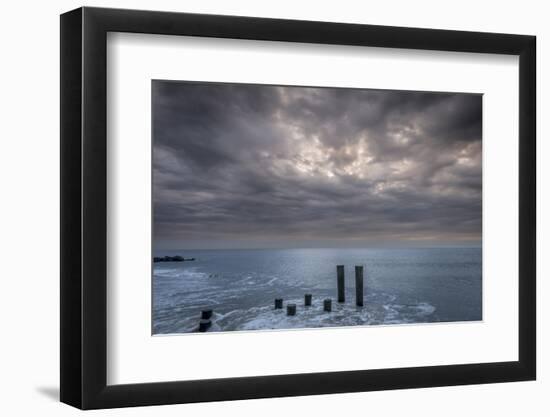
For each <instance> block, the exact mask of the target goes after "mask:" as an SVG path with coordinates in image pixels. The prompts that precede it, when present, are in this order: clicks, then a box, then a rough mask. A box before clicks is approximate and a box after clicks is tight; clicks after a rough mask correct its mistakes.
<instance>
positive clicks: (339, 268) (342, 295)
mask: <svg viewBox="0 0 550 417" xmlns="http://www.w3.org/2000/svg"><path fill="white" fill-rule="evenodd" d="M336 275H337V280H338V302H339V303H345V302H346V288H345V284H344V265H336Z"/></svg>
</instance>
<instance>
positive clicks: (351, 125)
mask: <svg viewBox="0 0 550 417" xmlns="http://www.w3.org/2000/svg"><path fill="white" fill-rule="evenodd" d="M152 107H153V220H154V224H153V234H154V242H153V244H154V247H155V249H156V250H160V249H223V248H294V247H336V248H339V247H386V246H471V245H474V246H478V245H480V243H481V213H482V211H481V210H482V177H481V160H482V158H481V156H482V96H481V95H479V94H463V93H433V92H414V91H394V90H369V89H349V88H314V87H293V86H266V85H250V84H226V83H196V82H175V81H160V80H153V81H152Z"/></svg>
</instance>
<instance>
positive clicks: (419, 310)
mask: <svg viewBox="0 0 550 417" xmlns="http://www.w3.org/2000/svg"><path fill="white" fill-rule="evenodd" d="M175 254H179V255H183V256H184V257H185V258H195V260H194V261H185V262H160V263H154V264H153V265H154V267H153V282H152V285H153V288H152V289H153V311H152V314H153V334H167V333H188V332H194V331H196V330H197V326H198V321H199V319H200V313H201V310H205V309H212V310H213V311H214V313H213V316H212V327H211V328H210V329H209V330H208V331H209V332H211V331H234V330H267V329H292V328H314V327H337V326H355V325H363V326H364V325H381V324H404V323H429V322H453V321H474V320H482V273H481V258H482V256H481V248H464V247H456V248H448V247H445V248H408V249H402V248H399V249H398V248H391V249H370V248H369V249H257V250H181V251H162V252H158V253H155V256H164V255H175ZM336 265H344V267H345V284H346V302H345V303H338V302H337V297H336V295H337V286H336ZM355 265H363V267H364V306H363V307H356V305H355V275H354V274H355V271H354V267H355ZM306 293H309V294H312V295H313V303H312V306H311V307H305V306H304V294H306ZM275 298H282V299H283V300H284V305H285V307H284V308H283V309H282V310H280V309H279V310H276V309H274V299H275ZM325 298H331V299H332V312H330V313H327V312H325V311H323V299H325ZM288 303H295V304H296V305H297V312H296V315H295V316H287V315H286V304H288Z"/></svg>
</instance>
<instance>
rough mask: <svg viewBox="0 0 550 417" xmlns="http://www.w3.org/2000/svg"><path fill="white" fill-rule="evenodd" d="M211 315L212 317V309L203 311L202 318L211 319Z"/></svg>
mask: <svg viewBox="0 0 550 417" xmlns="http://www.w3.org/2000/svg"><path fill="white" fill-rule="evenodd" d="M210 317H212V310H211V309H208V310H202V311H201V319H209V318H210Z"/></svg>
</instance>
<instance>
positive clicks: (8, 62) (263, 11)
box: [0, 0, 550, 417]
mask: <svg viewBox="0 0 550 417" xmlns="http://www.w3.org/2000/svg"><path fill="white" fill-rule="evenodd" d="M81 5H82V3H80V2H78V1H72V0H63V1H56V2H39V1H20V2H15V1H11V2H4V4H3V5H2V14H1V23H0V30H1V32H2V33H1V35H2V36H1V37H0V42H1V44H2V48H1V49H0V51H1V57H2V64H1V65H0V72H1V77H0V83H2V84H1V85H2V87H1V89H0V106H1V108H0V115H1V116H0V132H1V136H0V137H1V144H2V147H1V148H0V149H1V152H0V158H1V160H0V182H1V188H0V189H1V190H2V197H3V198H2V203H1V205H0V245H1V248H0V253H1V256H2V261H3V268H2V272H1V279H0V285H1V288H0V317H1V322H0V323H1V327H0V329H1V332H2V341H1V342H0V393H1V394H0V397H1V400H0V410H1V411H2V414H3V415H33V414H38V413H40V415H60V416H65V415H75V414H77V411H76V410H75V409H72V408H71V407H68V406H66V405H63V404H60V403H58V402H57V396H58V392H59V385H58V379H59V371H58V369H59V360H58V349H59V343H58V340H59V324H58V311H59V285H58V283H59V279H58V277H59V249H58V248H59V232H58V230H59V221H58V217H59V215H58V212H59V186H58V182H59V139H58V138H59V17H58V15H59V14H60V13H62V12H64V11H67V10H70V9H73V8H76V7H79V6H81ZM86 5H89V6H104V7H123V8H139V9H157V10H169V11H181V12H199V13H216V14H240V15H250V16H265V17H280V18H294V19H309V20H327V21H341V22H355V23H370V24H381V25H396V26H417V27H431V28H441V29H463V30H476V31H477V30H479V31H493V32H509V33H523V34H534V35H537V37H538V88H537V93H538V138H539V157H538V158H539V187H538V192H539V206H538V207H539V265H538V266H539V268H538V269H539V272H538V274H539V275H538V276H539V285H538V291H539V295H538V299H539V303H538V304H539V307H538V313H539V322H538V323H539V325H538V330H539V343H538V348H539V366H538V373H539V377H538V381H537V382H527V383H507V384H496V385H483V386H467V387H453V388H432V389H421V390H402V391H388V392H377V393H359V394H344V395H325V396H314V397H301V398H286V399H270V400H254V401H237V402H229V403H210V404H193V405H179V406H164V407H145V408H138V409H120V410H109V411H99V412H96V413H94V414H98V415H114V414H115V413H116V414H117V415H132V416H134V415H138V416H148V415H155V416H156V415H160V416H164V415H166V416H168V415H181V414H182V413H186V414H188V415H197V414H199V415H204V416H215V415H224V416H237V415H238V416H255V415H260V414H261V415H267V416H271V415H273V416H285V415H296V414H303V413H313V414H315V415H317V416H329V415H334V414H336V413H345V414H351V413H354V414H357V415H361V414H367V413H368V414H370V415H384V416H393V415H408V416H417V415H419V416H420V415H421V416H423V417H428V416H440V415H445V416H449V417H451V416H461V417H463V416H468V415H472V416H478V415H483V414H487V415H499V416H508V415H509V416H513V415H519V414H524V415H529V416H545V415H548V413H549V412H550V403H549V401H548V394H547V393H548V392H550V380H549V378H550V365H549V364H550V362H549V360H548V359H547V356H548V352H549V351H550V350H549V342H550V327H549V326H548V325H547V323H546V319H547V318H548V317H549V316H550V307H549V305H550V301H549V302H548V303H546V304H545V303H543V300H545V299H548V297H549V296H550V285H549V284H548V281H547V280H545V278H547V277H548V274H549V273H550V263H549V262H548V255H547V254H548V251H549V250H550V240H549V239H550V224H549V223H548V221H545V218H544V217H543V216H541V214H540V213H543V212H545V211H548V210H550V201H549V197H550V193H549V192H548V190H546V192H543V191H544V190H543V186H544V184H546V181H547V180H549V179H550V168H549V166H548V164H547V165H546V166H542V165H543V162H544V161H548V160H549V158H550V147H549V146H548V145H547V144H545V143H543V142H544V141H543V138H544V136H546V135H548V130H549V124H548V122H547V121H546V120H543V117H542V115H543V114H545V110H546V107H547V106H546V105H547V103H548V97H550V87H549V85H550V83H549V82H548V80H547V79H546V78H545V76H544V72H546V73H547V74H548V73H550V72H549V67H550V65H549V60H550V48H549V44H550V26H549V25H548V15H549V12H548V10H545V2H542V1H535V0H523V1H517V0H516V1H513V2H511V1H503V0H501V1H484V2H480V1H479V0H477V1H476V0H474V1H470V0H461V1H455V2H442V1H427V0H416V1H407V0H402V1H385V2H380V1H362V2H352V1H347V0H339V1H330V2H328V1H327V2H321V1H298V0H293V1H283V0H277V1H270V2H261V1H254V0H232V1H223V0H202V1H169V0H156V1H147V0H124V1H118V2H115V1H92V0H89V1H88V2H86ZM544 258H546V259H544ZM544 394H546V395H544Z"/></svg>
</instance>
